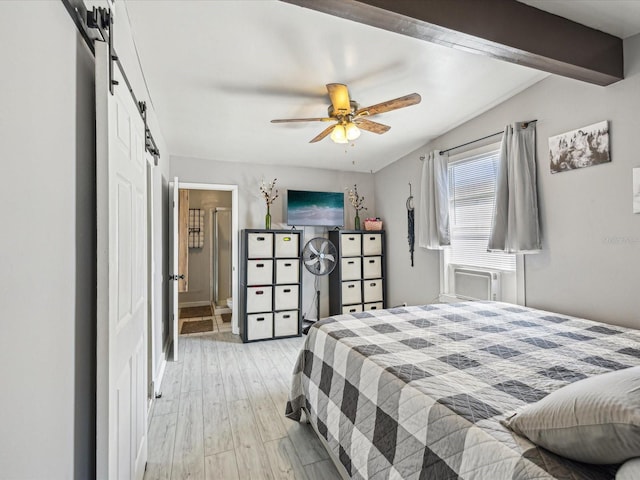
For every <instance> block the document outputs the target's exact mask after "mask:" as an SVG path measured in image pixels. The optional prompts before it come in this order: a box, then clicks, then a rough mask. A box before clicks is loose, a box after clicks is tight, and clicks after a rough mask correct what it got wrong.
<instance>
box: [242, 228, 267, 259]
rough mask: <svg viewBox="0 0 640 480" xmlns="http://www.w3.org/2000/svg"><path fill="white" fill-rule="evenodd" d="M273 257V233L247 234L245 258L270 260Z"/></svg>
mask: <svg viewBox="0 0 640 480" xmlns="http://www.w3.org/2000/svg"><path fill="white" fill-rule="evenodd" d="M272 256H273V233H249V234H248V235H247V257H249V258H271V257H272Z"/></svg>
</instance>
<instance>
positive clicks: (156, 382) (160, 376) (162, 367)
mask: <svg viewBox="0 0 640 480" xmlns="http://www.w3.org/2000/svg"><path fill="white" fill-rule="evenodd" d="M166 367H167V359H166V358H163V359H162V363H161V364H160V368H159V369H158V374H157V376H156V379H155V380H154V385H155V389H156V391H155V392H154V393H158V392H159V391H160V386H161V385H162V379H163V378H164V371H165V369H166Z"/></svg>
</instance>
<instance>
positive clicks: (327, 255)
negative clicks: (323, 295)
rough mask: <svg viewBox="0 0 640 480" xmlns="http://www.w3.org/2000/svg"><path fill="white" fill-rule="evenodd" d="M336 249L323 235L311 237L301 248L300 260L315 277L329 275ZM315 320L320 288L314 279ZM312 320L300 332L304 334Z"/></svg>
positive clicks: (318, 306)
mask: <svg viewBox="0 0 640 480" xmlns="http://www.w3.org/2000/svg"><path fill="white" fill-rule="evenodd" d="M337 256H338V251H337V250H336V247H335V245H334V244H333V243H331V242H330V241H329V240H327V239H326V238H323V237H316V238H312V239H311V240H309V241H308V242H307V244H306V245H305V246H304V249H303V250H302V262H303V263H304V266H305V268H306V269H307V270H308V271H309V272H310V273H311V274H313V275H315V276H316V277H319V276H322V275H329V274H330V273H331V272H332V271H333V269H334V268H335V267H336V257H337ZM315 285H316V312H317V316H316V321H318V320H320V289H319V288H318V283H317V279H316V283H315ZM312 324H313V322H311V323H308V324H307V325H306V326H305V327H304V328H303V329H302V333H304V334H305V335H306V334H307V332H308V331H309V328H310V327H311V325H312Z"/></svg>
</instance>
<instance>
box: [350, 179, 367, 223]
mask: <svg viewBox="0 0 640 480" xmlns="http://www.w3.org/2000/svg"><path fill="white" fill-rule="evenodd" d="M349 203H351V205H352V206H353V208H355V209H356V217H355V218H354V219H353V220H354V229H355V230H360V210H366V209H367V207H365V206H364V197H361V196H360V194H359V193H358V185H353V188H350V189H349Z"/></svg>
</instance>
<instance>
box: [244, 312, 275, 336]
mask: <svg viewBox="0 0 640 480" xmlns="http://www.w3.org/2000/svg"><path fill="white" fill-rule="evenodd" d="M263 338H273V313H255V314H253V315H247V340H262V339H263Z"/></svg>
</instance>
